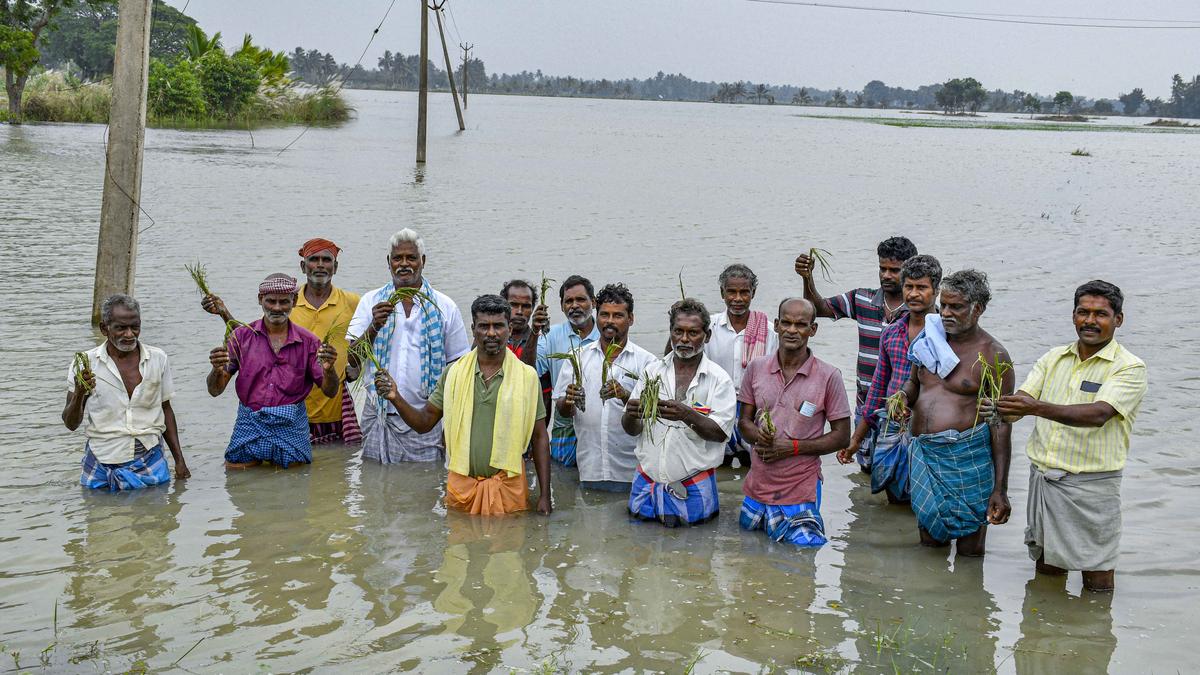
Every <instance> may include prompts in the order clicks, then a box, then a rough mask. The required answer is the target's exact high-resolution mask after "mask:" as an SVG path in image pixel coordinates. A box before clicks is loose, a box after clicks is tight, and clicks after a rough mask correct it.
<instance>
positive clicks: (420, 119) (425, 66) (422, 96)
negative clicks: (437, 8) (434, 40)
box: [417, 0, 429, 164]
mask: <svg viewBox="0 0 1200 675" xmlns="http://www.w3.org/2000/svg"><path fill="white" fill-rule="evenodd" d="M418 1H419V2H420V3H421V63H420V65H419V66H418V67H419V68H420V69H421V72H420V73H418V75H417V81H418V82H419V84H418V85H417V163H418V164H424V163H425V122H426V116H427V113H428V110H429V5H427V4H426V3H425V0H418Z"/></svg>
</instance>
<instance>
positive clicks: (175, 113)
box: [146, 59, 205, 118]
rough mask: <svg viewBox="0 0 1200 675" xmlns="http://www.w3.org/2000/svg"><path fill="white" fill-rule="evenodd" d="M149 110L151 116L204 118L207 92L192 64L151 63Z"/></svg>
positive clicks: (153, 60)
mask: <svg viewBox="0 0 1200 675" xmlns="http://www.w3.org/2000/svg"><path fill="white" fill-rule="evenodd" d="M148 89H149V94H148V96H147V101H146V104H147V108H149V111H150V116H151V117H159V118H163V117H203V116H204V112H205V105H204V91H203V89H202V88H201V87H200V78H199V77H198V76H197V75H196V68H195V66H194V65H193V64H192V63H191V62H190V61H178V62H176V63H175V64H174V65H167V64H166V63H164V62H163V61H161V60H160V59H151V60H150V81H149V87H148Z"/></svg>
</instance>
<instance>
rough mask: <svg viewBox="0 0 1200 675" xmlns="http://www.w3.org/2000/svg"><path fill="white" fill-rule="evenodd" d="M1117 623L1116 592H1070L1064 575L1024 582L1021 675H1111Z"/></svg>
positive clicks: (1018, 651)
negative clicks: (1026, 674)
mask: <svg viewBox="0 0 1200 675" xmlns="http://www.w3.org/2000/svg"><path fill="white" fill-rule="evenodd" d="M1112 625H1113V619H1112V595H1110V594H1092V593H1085V594H1084V595H1083V596H1082V597H1075V596H1070V595H1068V594H1067V592H1066V579H1065V578H1064V577H1061V576H1060V577H1051V576H1045V575H1039V576H1035V577H1034V578H1032V579H1030V580H1029V582H1028V583H1026V584H1025V603H1024V605H1023V606H1022V607H1021V637H1020V639H1018V640H1017V644H1016V646H1015V648H1014V652H1015V657H1016V662H1017V673H1031V674H1032V673H1037V674H1038V675H1056V674H1058V673H1062V674H1063V675H1068V674H1069V675H1091V674H1092V673H1107V672H1108V665H1109V662H1110V661H1111V660H1112V655H1113V652H1114V651H1115V650H1116V648H1117V638H1116V636H1115V635H1113V631H1112Z"/></svg>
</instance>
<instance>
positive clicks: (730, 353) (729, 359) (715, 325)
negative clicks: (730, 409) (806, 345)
mask: <svg viewBox="0 0 1200 675" xmlns="http://www.w3.org/2000/svg"><path fill="white" fill-rule="evenodd" d="M745 348H746V330H745V329H742V330H741V331H737V330H734V328H733V326H732V325H730V323H729V312H728V311H725V312H719V313H717V314H713V315H712V337H711V338H709V340H708V344H706V345H704V353H705V354H708V358H710V359H712V360H713V361H714V362H716V364H717V365H718V366H721V367H722V368H724V369H725V372H726V373H728V374H729V377H730V378H731V379H733V386H734V388H740V387H741V386H742V373H743V371H744V370H745V369H744V368H742V354H743V353H744V350H745ZM778 348H779V335H777V334H776V333H775V331H774V329H772V328H771V327H770V326H769V325H768V327H767V351H766V352H765V353H767V354H770V353H771V352H774V351H775V350H776V349H778Z"/></svg>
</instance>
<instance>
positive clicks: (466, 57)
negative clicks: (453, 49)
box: [458, 42, 475, 110]
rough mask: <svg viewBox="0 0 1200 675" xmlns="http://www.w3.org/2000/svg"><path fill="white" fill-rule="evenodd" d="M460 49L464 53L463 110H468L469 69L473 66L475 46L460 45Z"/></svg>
mask: <svg viewBox="0 0 1200 675" xmlns="http://www.w3.org/2000/svg"><path fill="white" fill-rule="evenodd" d="M458 47H459V49H462V52H463V69H462V70H463V110H466V109H467V67H468V66H469V65H471V54H470V52H471V50H472V49H474V48H475V45H473V44H470V45H468V44H463V43H461V42H460V43H459V44H458Z"/></svg>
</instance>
